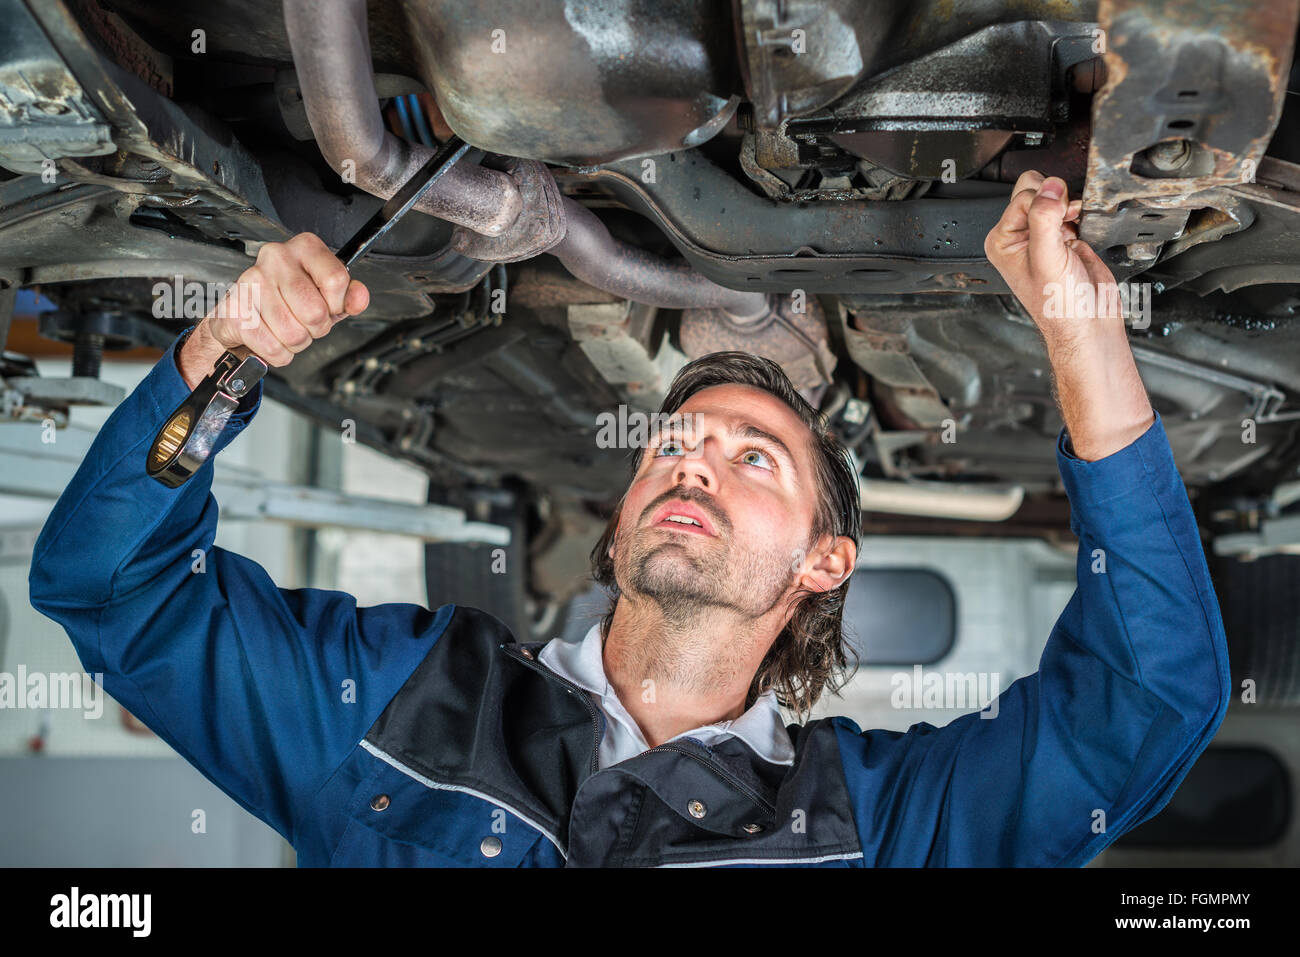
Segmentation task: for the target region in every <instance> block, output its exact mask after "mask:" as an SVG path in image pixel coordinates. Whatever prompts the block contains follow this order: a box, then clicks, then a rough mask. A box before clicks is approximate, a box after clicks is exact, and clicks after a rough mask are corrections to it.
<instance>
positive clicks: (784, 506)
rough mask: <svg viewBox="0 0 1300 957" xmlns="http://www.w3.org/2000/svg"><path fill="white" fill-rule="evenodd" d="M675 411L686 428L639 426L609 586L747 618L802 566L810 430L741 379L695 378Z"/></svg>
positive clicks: (689, 609)
mask: <svg viewBox="0 0 1300 957" xmlns="http://www.w3.org/2000/svg"><path fill="white" fill-rule="evenodd" d="M678 416H679V417H680V420H682V421H684V422H685V423H688V424H689V425H690V426H693V428H691V427H688V428H687V429H685V430H684V431H683V430H682V429H680V428H665V429H664V430H663V431H662V432H661V433H659V434H658V435H655V436H652V437H651V442H650V445H649V447H648V448H647V449H646V450H645V451H644V452H643V454H642V459H641V462H640V465H639V467H638V470H637V473H636V477H635V478H634V479H633V481H632V485H631V487H630V488H629V490H628V493H627V496H626V498H625V499H624V503H623V509H622V513H621V516H620V520H619V525H618V530H617V533H616V535H615V540H614V545H613V546H612V556H613V559H614V572H615V578H616V580H617V581H618V585H619V589H620V590H621V591H623V592H631V593H634V594H640V595H644V596H646V597H649V598H652V599H653V600H655V601H656V602H657V603H658V604H659V605H660V606H661V608H662V610H663V612H664V613H665V614H667V615H673V616H677V615H689V614H693V613H696V612H698V611H701V610H704V609H706V608H709V607H715V608H716V607H721V608H730V609H732V610H734V611H735V612H737V613H739V614H741V615H743V616H745V617H747V618H757V617H759V616H761V615H763V614H765V613H766V612H768V611H770V610H771V609H772V608H773V607H774V606H775V605H776V604H777V603H778V602H779V601H782V600H783V599H785V598H787V597H788V592H790V591H791V590H792V586H794V585H795V582H796V578H797V576H798V574H799V572H800V571H802V570H803V568H804V563H803V562H804V558H805V555H806V549H807V548H808V547H809V541H808V537H809V533H810V531H811V528H812V521H813V515H814V510H815V508H816V504H817V490H816V486H815V476H814V473H813V461H812V452H811V449H810V444H811V438H812V437H811V433H810V432H809V430H808V428H807V426H805V425H804V424H803V422H801V421H800V419H799V417H798V416H797V415H795V413H794V411H793V410H792V409H790V408H789V406H787V405H786V404H785V403H784V402H782V401H781V400H780V399H778V398H777V397H776V396H774V395H772V394H770V393H768V392H766V391H764V390H762V389H757V388H753V387H751V386H744V385H720V386H712V387H710V388H707V389H702V390H701V391H699V392H697V393H695V395H693V396H691V398H690V399H688V400H687V401H686V402H685V404H683V405H682V407H681V408H680V409H679V410H678ZM746 430H748V431H749V434H745V433H746ZM760 433H764V434H760ZM673 514H675V515H679V516H686V517H693V518H695V519H697V520H698V521H699V522H700V525H702V526H703V527H700V526H696V525H687V524H681V523H679V522H675V521H672V520H670V519H668V516H669V515H673Z"/></svg>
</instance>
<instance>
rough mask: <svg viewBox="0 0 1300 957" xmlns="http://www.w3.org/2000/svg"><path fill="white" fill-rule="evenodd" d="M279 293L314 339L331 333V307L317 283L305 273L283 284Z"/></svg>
mask: <svg viewBox="0 0 1300 957" xmlns="http://www.w3.org/2000/svg"><path fill="white" fill-rule="evenodd" d="M279 292H280V295H281V296H283V297H284V302H285V304H286V305H287V306H288V307H289V310H290V311H291V312H292V313H293V316H294V318H295V319H297V320H298V322H300V323H301V324H302V325H303V327H304V328H305V329H306V330H307V332H308V333H310V334H311V337H312V338H313V339H319V338H320V337H321V336H323V335H325V333H327V332H329V331H330V309H329V306H328V305H326V303H325V297H324V296H323V295H322V294H321V291H320V289H319V288H317V286H316V283H315V281H314V280H313V279H312V278H311V277H310V276H308V275H307V274H306V273H305V272H300V273H299V274H298V275H297V277H295V278H292V279H290V280H288V281H287V282H284V283H281V285H280V288H279Z"/></svg>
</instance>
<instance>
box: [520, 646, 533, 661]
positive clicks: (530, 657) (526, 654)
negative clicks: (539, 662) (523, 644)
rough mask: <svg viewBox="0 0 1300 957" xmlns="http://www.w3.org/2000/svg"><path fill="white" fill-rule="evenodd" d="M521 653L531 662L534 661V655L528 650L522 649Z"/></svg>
mask: <svg viewBox="0 0 1300 957" xmlns="http://www.w3.org/2000/svg"><path fill="white" fill-rule="evenodd" d="M519 653H520V654H521V655H523V656H524V657H525V658H527V659H528V660H529V661H532V660H533V653H532V652H531V651H529V650H528V649H527V648H520V649H519Z"/></svg>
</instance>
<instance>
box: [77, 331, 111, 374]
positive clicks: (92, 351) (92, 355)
mask: <svg viewBox="0 0 1300 957" xmlns="http://www.w3.org/2000/svg"><path fill="white" fill-rule="evenodd" d="M103 360H104V337H103V336H101V335H97V334H95V333H93V332H78V333H77V337H76V338H75V339H74V340H73V341H72V374H73V375H74V376H85V377H86V378H88V379H98V378H99V367H100V364H101V363H102V362H103Z"/></svg>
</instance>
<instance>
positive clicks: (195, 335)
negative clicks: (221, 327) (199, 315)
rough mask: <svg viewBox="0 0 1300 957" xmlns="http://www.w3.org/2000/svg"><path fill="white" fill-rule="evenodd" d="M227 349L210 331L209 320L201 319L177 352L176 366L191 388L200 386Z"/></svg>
mask: <svg viewBox="0 0 1300 957" xmlns="http://www.w3.org/2000/svg"><path fill="white" fill-rule="evenodd" d="M225 351H226V348H225V346H223V345H222V344H221V343H219V342H217V340H216V339H214V338H213V337H212V334H211V333H210V332H209V331H208V325H207V322H206V321H201V322H200V323H199V324H198V325H197V326H195V327H194V331H193V332H191V333H190V334H189V336H188V337H187V338H186V339H185V341H184V342H183V343H181V347H180V349H178V350H177V352H176V366H177V369H178V370H179V371H180V374H181V378H182V379H184V380H185V384H186V385H188V386H189V387H190V388H191V389H196V388H198V385H199V383H200V382H202V381H203V380H204V379H206V378H207V376H208V374H209V373H210V372H212V367H213V366H215V365H216V364H217V360H218V359H220V358H221V356H222V353H224V352H225Z"/></svg>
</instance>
